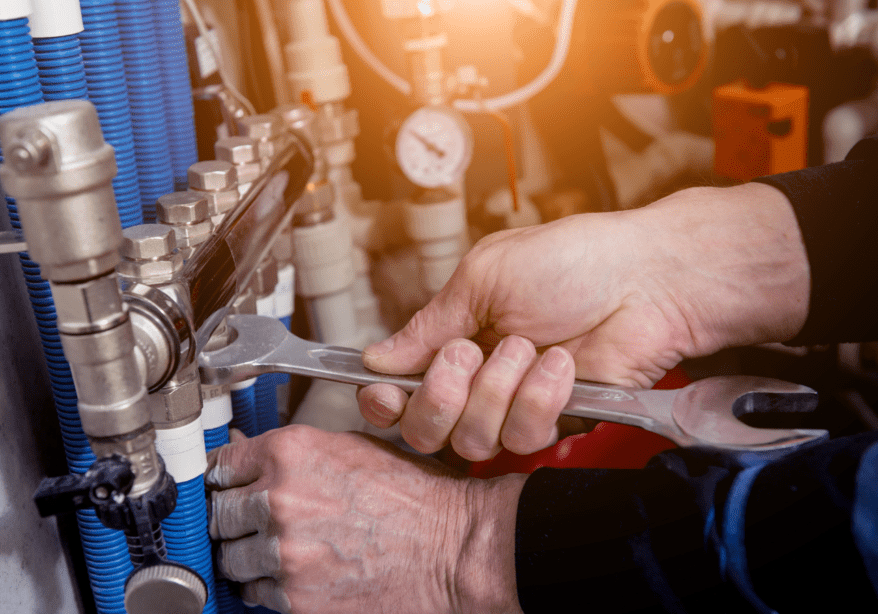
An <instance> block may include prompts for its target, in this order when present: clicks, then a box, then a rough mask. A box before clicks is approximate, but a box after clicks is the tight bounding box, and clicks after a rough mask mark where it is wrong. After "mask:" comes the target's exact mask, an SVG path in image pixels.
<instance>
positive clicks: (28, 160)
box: [6, 130, 52, 172]
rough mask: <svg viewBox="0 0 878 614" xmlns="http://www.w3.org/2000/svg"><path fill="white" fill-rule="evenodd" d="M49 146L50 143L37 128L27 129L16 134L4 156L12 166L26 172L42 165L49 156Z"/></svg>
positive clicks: (50, 145) (50, 146)
mask: <svg viewBox="0 0 878 614" xmlns="http://www.w3.org/2000/svg"><path fill="white" fill-rule="evenodd" d="M51 148H52V143H51V141H49V138H48V137H47V136H46V135H45V134H43V133H42V132H40V131H39V130H28V131H27V132H24V133H22V134H20V135H18V139H17V140H16V141H14V142H13V143H12V147H10V148H9V152H8V153H7V154H6V157H7V158H8V160H9V164H10V165H12V168H14V169H15V170H17V171H19V172H27V171H30V170H34V169H36V168H38V167H39V166H42V164H43V163H44V162H45V161H46V159H47V158H48V157H49V151H50V150H51Z"/></svg>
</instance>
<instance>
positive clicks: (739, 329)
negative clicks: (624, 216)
mask: <svg viewBox="0 0 878 614" xmlns="http://www.w3.org/2000/svg"><path fill="white" fill-rule="evenodd" d="M642 212H643V215H642V217H641V219H640V220H639V222H640V225H641V228H642V230H643V231H644V232H646V233H649V235H647V236H649V237H651V238H652V245H653V246H654V249H655V251H653V252H652V253H650V254H649V256H648V258H647V261H648V262H649V264H648V265H647V266H646V267H645V270H644V271H643V272H644V273H645V274H646V276H647V277H652V278H653V279H654V280H657V281H658V282H659V283H660V284H663V285H664V287H665V292H666V293H667V295H668V297H669V298H670V300H671V302H672V303H674V304H675V305H676V306H677V307H678V308H679V309H680V312H681V314H682V317H683V318H684V319H685V323H686V326H687V328H688V329H689V331H691V334H690V335H689V347H684V348H681V353H682V354H683V355H686V356H700V355H705V354H709V353H713V352H715V351H716V350H718V349H721V348H724V347H733V346H741V345H749V344H754V343H764V342H769V341H787V340H789V339H791V338H792V337H794V336H795V335H796V333H798V332H799V330H801V328H802V326H803V325H804V323H805V319H806V318H807V315H808V300H809V294H810V268H809V265H808V258H807V254H806V251H805V246H804V242H803V240H802V235H801V231H800V230H799V226H798V222H797V220H796V216H795V212H794V211H793V209H792V205H791V204H790V202H789V200H788V199H787V197H786V196H785V195H784V194H783V193H782V192H781V191H780V190H777V189H776V188H773V187H771V186H769V185H765V184H759V183H748V184H743V185H740V186H735V187H731V188H691V189H688V190H683V191H681V192H678V193H677V194H674V195H672V196H670V197H668V198H665V199H662V200H660V201H658V202H656V203H654V204H653V205H650V206H649V207H646V208H644V209H643V210H642Z"/></svg>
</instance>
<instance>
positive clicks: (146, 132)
mask: <svg viewBox="0 0 878 614" xmlns="http://www.w3.org/2000/svg"><path fill="white" fill-rule="evenodd" d="M115 6H116V16H117V18H118V19H119V30H120V32H121V34H122V55H123V58H124V63H125V80H126V81H127V83H128V100H129V103H130V105H131V119H132V122H133V127H134V151H135V157H136V159H137V173H138V176H139V177H140V204H141V206H142V207H143V219H144V221H145V222H146V223H149V224H152V223H155V220H156V217H155V215H156V213H155V204H156V201H157V200H158V199H159V197H160V196H164V195H165V194H168V193H170V192H173V191H174V176H173V172H172V170H171V155H170V148H169V147H168V139H167V132H168V123H167V121H166V120H165V110H164V102H163V96H162V91H161V87H160V86H161V82H162V76H161V66H160V61H161V59H160V57H159V51H158V41H157V40H156V32H155V24H154V22H153V16H152V6H151V3H150V0H117V1H116V3H115Z"/></svg>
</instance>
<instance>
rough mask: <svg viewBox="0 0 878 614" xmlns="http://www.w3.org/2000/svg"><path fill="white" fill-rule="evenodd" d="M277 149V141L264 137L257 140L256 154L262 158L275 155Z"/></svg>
mask: <svg viewBox="0 0 878 614" xmlns="http://www.w3.org/2000/svg"><path fill="white" fill-rule="evenodd" d="M276 151H277V142H276V141H273V140H268V139H264V140H260V141H257V142H256V156H257V157H258V158H259V159H260V160H265V159H266V158H271V157H273V156H274V154H275V152H276Z"/></svg>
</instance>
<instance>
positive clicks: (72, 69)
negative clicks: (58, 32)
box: [34, 34, 88, 101]
mask: <svg viewBox="0 0 878 614" xmlns="http://www.w3.org/2000/svg"><path fill="white" fill-rule="evenodd" d="M34 52H35V53H36V57H37V68H38V69H39V73H40V85H42V88H43V98H45V99H46V101H49V100H70V99H74V98H76V99H80V100H85V99H86V98H87V97H88V91H87V88H86V85H85V70H84V68H83V65H82V51H81V50H80V47H79V38H78V37H77V36H76V35H75V34H71V35H69V36H57V37H52V38H35V39H34Z"/></svg>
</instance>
